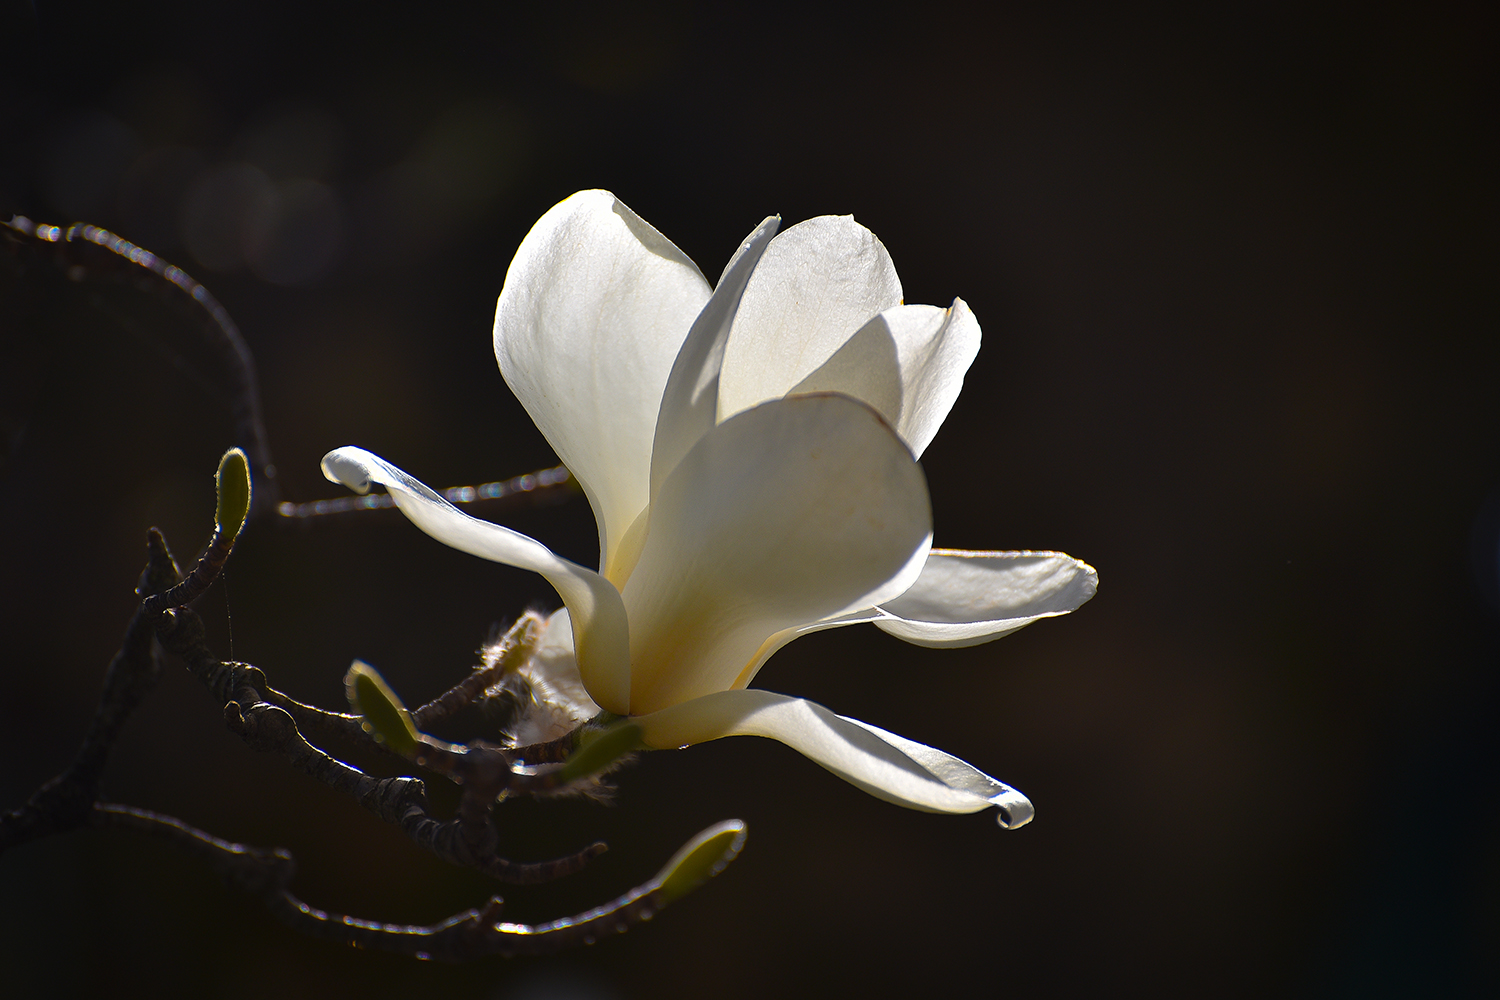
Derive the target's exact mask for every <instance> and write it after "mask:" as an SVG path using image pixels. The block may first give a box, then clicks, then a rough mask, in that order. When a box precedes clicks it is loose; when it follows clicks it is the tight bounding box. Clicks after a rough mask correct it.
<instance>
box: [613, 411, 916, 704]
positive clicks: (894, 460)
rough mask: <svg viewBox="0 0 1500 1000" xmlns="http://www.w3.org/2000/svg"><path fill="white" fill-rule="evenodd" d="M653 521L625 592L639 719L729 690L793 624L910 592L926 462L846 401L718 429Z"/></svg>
mask: <svg viewBox="0 0 1500 1000" xmlns="http://www.w3.org/2000/svg"><path fill="white" fill-rule="evenodd" d="M650 517H651V526H650V530H649V532H648V534H647V537H646V544H645V547H644V549H643V550H642V552H641V558H640V562H639V563H638V564H637V565H636V568H635V571H634V572H633V573H631V575H630V581H629V583H627V584H626V586H625V606H626V607H627V608H628V609H629V613H630V623H631V627H630V633H631V664H632V667H631V688H630V707H631V711H632V712H633V713H640V712H649V711H653V710H655V709H659V708H665V707H666V706H667V705H670V704H674V703H676V702H679V701H685V700H687V699H688V698H693V697H696V696H698V695H702V694H707V693H708V692H710V691H718V690H723V689H724V688H727V687H729V686H730V684H731V683H732V682H733V681H734V679H735V677H736V676H738V675H739V673H740V671H741V670H742V669H743V668H744V667H745V665H746V663H747V662H749V661H750V659H751V658H752V657H753V656H754V655H755V653H756V650H757V649H758V648H759V647H760V645H761V643H762V642H763V641H764V640H765V639H766V637H767V636H770V635H773V634H775V633H777V632H779V631H781V630H782V629H786V628H791V627H794V626H796V625H800V624H802V623H804V622H809V621H817V620H819V619H823V618H829V617H833V616H835V615H838V614H842V613H843V612H845V611H849V610H853V609H858V608H864V607H868V606H870V605H872V604H878V603H879V602H880V601H881V600H886V599H889V598H894V597H896V596H897V595H899V594H901V593H903V592H905V591H906V590H907V589H908V588H909V587H910V586H911V583H912V582H913V581H915V579H916V577H917V574H918V573H920V572H921V567H922V565H923V563H924V561H925V560H926V557H927V549H928V547H929V545H930V544H931V530H932V529H931V517H932V515H931V509H930V507H929V501H928V498H927V483H926V480H925V479H924V478H923V476H922V470H921V467H920V466H918V465H917V464H916V462H914V461H913V460H912V457H911V453H910V452H909V451H907V449H906V446H905V445H904V444H902V443H901V441H900V439H899V438H897V437H896V435H895V434H894V433H893V432H892V431H891V429H890V426H889V425H888V424H886V423H885V421H884V420H882V419H881V418H880V415H879V414H877V413H876V412H875V411H874V410H872V409H870V408H869V407H868V406H866V405H864V404H863V403H860V402H858V401H856V400H853V399H850V398H848V397H847V396H836V395H822V396H798V397H793V398H790V399H778V400H775V401H773V402H770V403H766V404H763V405H761V406H758V407H756V408H755V409H753V410H748V411H746V412H744V413H742V414H739V415H738V416H736V417H734V418H732V419H730V420H728V421H725V422H724V423H722V424H720V425H719V426H718V427H715V428H714V429H713V430H712V431H711V432H709V433H708V434H706V435H704V437H703V439H702V440H700V441H699V442H698V444H697V445H695V446H694V448H693V450H692V451H690V452H689V453H688V454H687V455H686V456H685V457H684V458H683V460H682V461H681V462H680V463H679V464H678V466H677V468H676V469H675V470H674V471H673V472H672V474H671V475H670V476H668V477H667V479H666V481H665V482H664V483H663V484H662V488H661V490H660V491H659V492H658V494H657V496H656V497H655V499H654V500H653V501H652V504H651V510H650ZM874 594H881V595H884V596H883V597H872V596H870V595H874ZM606 707H608V706H606Z"/></svg>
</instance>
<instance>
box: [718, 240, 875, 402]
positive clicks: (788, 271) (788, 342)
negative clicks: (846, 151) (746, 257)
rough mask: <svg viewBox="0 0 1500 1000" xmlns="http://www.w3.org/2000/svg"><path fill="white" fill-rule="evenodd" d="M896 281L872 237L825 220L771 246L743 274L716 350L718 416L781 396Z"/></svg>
mask: <svg viewBox="0 0 1500 1000" xmlns="http://www.w3.org/2000/svg"><path fill="white" fill-rule="evenodd" d="M900 303H901V281H900V279H899V278H897V277H896V268H895V265H894V264H892V263H891V257H890V254H888V253H886V250H885V247H884V246H883V245H881V242H880V241H879V240H878V239H876V238H875V234H874V233H872V232H870V231H869V230H868V229H866V228H865V227H864V226H861V225H860V224H859V223H857V222H855V221H854V219H853V218H852V217H850V216H847V215H846V216H834V215H825V216H822V217H821V218H817V219H809V220H807V221H806V222H801V223H798V224H797V225H795V226H792V227H791V228H790V229H788V230H787V231H786V232H784V233H782V234H781V235H780V236H778V237H776V238H775V239H774V240H772V241H771V245H770V246H769V247H767V248H766V252H765V256H763V257H762V258H761V260H760V264H759V265H758V266H757V267H756V268H755V273H754V274H753V275H751V277H750V283H749V285H747V286H746V288H745V294H744V296H743V297H742V298H741V300H740V308H739V312H738V313H737V314H736V315H735V318H734V326H733V328H732V330H731V332H730V334H729V343H728V344H727V345H726V346H725V349H724V364H723V367H722V370H721V372H720V376H719V419H720V420H724V419H726V418H728V417H730V416H732V415H734V414H736V413H738V412H740V411H741V410H745V409H748V408H750V407H752V406H754V405H755V404H756V403H759V402H762V401H764V400H767V399H776V398H779V397H781V396H784V395H786V394H787V393H788V392H790V391H791V389H792V387H793V386H795V385H796V384H797V383H798V382H800V381H802V380H803V379H804V378H806V377H807V376H808V375H810V374H811V373H812V372H813V371H815V370H816V369H817V368H818V367H819V366H820V365H822V364H823V363H824V362H825V361H827V360H828V359H829V358H830V357H831V356H832V355H833V353H834V352H835V351H837V350H838V349H839V348H840V347H842V346H843V344H844V342H845V341H846V340H848V339H849V338H850V337H851V336H853V335H854V332H855V331H856V330H858V329H859V328H860V327H862V326H864V325H865V323H867V322H869V320H870V318H871V317H872V316H874V315H876V314H877V313H880V312H883V311H885V310H886V309H889V308H891V307H892V306H896V305H899V304H900Z"/></svg>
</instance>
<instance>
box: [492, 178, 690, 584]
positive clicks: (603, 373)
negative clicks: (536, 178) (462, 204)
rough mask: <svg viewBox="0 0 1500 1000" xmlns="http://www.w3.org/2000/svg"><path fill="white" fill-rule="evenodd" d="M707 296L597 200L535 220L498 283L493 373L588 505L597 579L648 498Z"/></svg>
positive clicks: (628, 215)
mask: <svg viewBox="0 0 1500 1000" xmlns="http://www.w3.org/2000/svg"><path fill="white" fill-rule="evenodd" d="M708 296H709V287H708V282H707V281H705V280H704V278H703V275H702V274H701V273H699V271H698V268H697V267H696V266H694V264H693V262H692V261H691V260H689V259H688V258H687V257H686V256H685V255H684V254H683V253H682V251H681V250H678V249H677V247H675V246H673V245H672V244H671V242H669V241H668V240H667V239H666V238H665V237H664V236H662V235H661V234H660V233H658V232H657V231H656V230H655V229H652V228H651V227H650V226H649V225H647V224H646V223H645V222H644V221H642V220H641V218H640V217H639V216H637V215H636V214H635V213H634V212H632V211H631V210H630V209H628V208H626V207H625V206H624V205H623V204H621V203H620V202H619V201H618V200H617V199H616V198H615V197H614V195H612V194H610V193H609V192H607V191H581V192H579V193H578V194H575V195H573V196H572V197H571V198H569V199H567V200H566V201H564V202H561V203H560V204H558V205H557V206H555V207H554V208H553V209H552V210H551V211H549V212H548V213H547V214H546V215H544V216H542V218H541V220H540V221H539V222H537V224H536V225H535V226H533V227H532V230H531V232H530V233H528V234H527V235H526V239H524V240H523V241H522V242H521V246H520V249H519V250H517V251H516V257H515V260H514V261H512V262H511V265H510V270H509V271H508V272H507V273H506V275H505V287H504V289H503V290H502V291H501V292H500V301H499V303H498V304H497V306H496V309H495V357H496V359H497V360H498V361H499V362H500V372H501V374H503V375H504V376H505V381H506V383H508V384H509V385H510V387H511V390H512V391H514V392H515V394H516V398H517V399H519V400H520V401H521V405H522V406H524V407H526V412H527V413H529V414H530V415H531V419H532V420H533V421H535V422H536V425H537V427H538V428H539V429H540V430H541V432H542V433H543V434H544V435H546V437H547V440H548V442H550V443H551V445H552V447H553V449H554V450H555V451H556V452H557V457H558V458H560V459H561V460H562V462H563V464H564V465H566V466H567V467H568V468H569V469H570V470H571V471H572V473H573V475H574V476H576V477H577V478H578V481H579V483H580V484H581V485H582V486H583V490H584V492H585V494H587V496H588V498H589V503H590V504H592V505H593V508H594V515H595V518H596V519H597V520H598V522H599V547H600V557H599V558H600V566H601V567H602V569H603V570H604V572H605V573H606V575H610V573H611V571H610V556H611V554H612V553H613V551H614V547H615V546H616V545H618V543H619V541H620V539H621V538H622V537H623V536H624V534H625V531H626V529H628V528H629V527H630V525H631V523H632V522H633V521H634V520H635V519H636V516H637V515H638V514H639V513H640V512H641V510H642V509H643V508H644V507H645V506H646V503H647V501H648V499H649V497H650V481H651V480H650V476H651V443H652V437H653V434H654V432H655V427H656V415H657V411H658V410H659V409H660V407H661V397H662V388H663V387H664V386H665V385H666V383H667V374H668V372H670V371H671V368H672V360H673V359H674V358H675V357H676V356H677V351H678V348H679V347H680V346H681V345H682V342H683V339H684V338H686V337H687V334H688V328H689V327H690V326H692V323H693V319H694V317H696V316H697V315H698V313H699V311H700V310H702V308H703V304H704V303H705V302H706V301H708ZM611 578H613V577H611Z"/></svg>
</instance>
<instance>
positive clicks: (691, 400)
mask: <svg viewBox="0 0 1500 1000" xmlns="http://www.w3.org/2000/svg"><path fill="white" fill-rule="evenodd" d="M780 225H781V218H780V217H779V216H775V215H773V216H770V217H769V218H767V219H766V220H765V221H764V222H762V223H761V224H760V225H759V226H757V227H756V229H755V231H754V232H753V233H751V234H750V235H749V236H748V237H746V238H745V242H744V243H742V244H740V248H739V250H738V251H736V252H735V255H734V257H733V258H731V260H730V261H729V266H728V267H726V268H724V275H723V277H721V278H720V279H719V284H718V286H717V287H715V288H714V293H713V296H712V297H711V298H709V300H708V305H706V306H704V307H703V311H702V312H700V313H699V314H698V318H697V319H696V320H694V321H693V328H692V330H690V331H689V332H688V337H687V340H686V341H684V342H683V345H682V350H681V351H679V352H678V354H677V360H676V361H675V362H674V363H673V365H672V374H671V376H670V377H669V378H668V379H667V387H666V390H665V391H664V392H663V393H662V398H661V414H660V416H658V417H657V420H656V444H655V446H654V447H653V448H652V450H651V492H652V493H653V494H655V492H656V491H657V490H658V489H659V488H660V487H661V483H662V480H664V479H666V478H667V475H668V474H669V473H670V472H671V471H672V470H673V469H675V468H677V463H678V462H680V461H682V456H684V455H686V454H687V453H688V451H689V450H691V449H692V447H693V445H695V444H697V443H698V439H699V438H701V437H702V436H703V435H705V434H707V433H708V432H709V430H711V429H712V428H713V426H714V424H716V423H718V415H719V366H720V365H721V364H722V363H723V361H724V344H725V342H726V341H727V340H728V339H729V328H730V324H731V323H733V321H734V316H735V313H736V311H738V309H739V306H740V297H741V296H742V295H743V294H744V291H745V284H746V282H748V281H749V280H750V275H751V273H752V272H753V271H754V270H755V265H756V264H757V263H758V262H759V261H760V257H761V254H763V253H764V252H765V249H766V245H767V244H768V243H770V241H771V237H773V236H775V235H776V229H777V227H778V226H780Z"/></svg>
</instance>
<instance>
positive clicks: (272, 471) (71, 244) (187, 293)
mask: <svg viewBox="0 0 1500 1000" xmlns="http://www.w3.org/2000/svg"><path fill="white" fill-rule="evenodd" d="M0 227H3V228H4V229H5V230H7V231H8V233H9V237H10V239H11V240H12V241H17V242H19V243H20V244H21V245H22V246H23V247H26V248H28V249H30V250H32V251H33V252H34V253H36V254H42V255H46V256H50V257H51V258H52V259H53V261H54V262H55V263H56V264H57V265H58V266H59V267H62V268H64V269H65V270H66V272H67V274H68V276H69V277H70V278H73V279H74V280H82V279H84V278H105V279H109V280H112V281H122V280H123V281H128V282H131V283H133V284H139V285H144V286H146V287H147V288H148V289H150V290H151V291H153V292H156V293H157V294H158V295H160V296H161V297H162V298H164V299H166V300H167V301H169V302H172V303H173V304H174V305H179V306H183V307H185V311H186V312H187V314H188V315H189V316H191V317H192V318H193V321H194V329H195V330H196V331H197V332H198V333H199V334H200V335H201V336H202V337H203V339H204V341H206V342H207V343H208V344H210V345H211V346H212V347H213V348H214V349H215V351H216V352H217V353H218V355H219V358H220V360H221V361H222V362H223V365H224V371H225V374H226V375H227V376H228V380H229V386H228V389H229V391H228V393H227V394H226V396H227V398H228V400H229V406H230V416H231V419H232V420H233V422H234V438H235V440H236V441H237V442H238V443H239V445H240V447H242V448H244V449H245V451H246V452H247V453H248V454H249V456H250V463H251V467H252V469H253V474H254V477H255V492H256V509H255V511H254V513H253V515H252V516H260V515H262V514H264V513H268V512H269V511H271V510H272V509H274V508H275V506H276V499H277V483H276V466H275V465H274V464H273V463H272V461H271V447H270V444H269V443H268V441H267V438H266V428H265V421H264V419H263V418H262V416H261V407H260V385H259V381H258V380H257V378H256V374H255V359H254V358H253V357H251V355H250V348H249V347H248V346H247V345H246V344H245V338H244V337H242V336H241V335H240V330H239V327H238V326H236V325H235V322H234V320H233V319H231V318H230V316H229V312H228V310H226V309H225V308H224V307H223V306H222V305H220V304H219V300H218V299H216V298H214V297H213V295H212V294H210V292H209V290H208V289H207V288H204V287H203V286H202V285H200V284H199V283H198V282H196V281H194V280H193V279H192V277H190V276H189V275H188V273H187V272H186V271H184V270H182V269H181V268H180V267H176V266H174V265H172V264H168V263H167V262H166V261H164V260H162V259H161V258H160V257H158V256H156V255H155V254H153V253H151V252H150V251H148V250H143V249H141V248H140V247H138V246H136V245H135V244H134V243H131V242H129V241H128V240H124V239H121V238H120V237H118V236H116V235H115V234H114V233H111V232H110V231H109V230H107V229H101V228H100V227H98V226H91V225H88V224H87V223H82V222H76V223H74V224H73V225H71V226H66V227H65V226H52V225H46V224H39V223H35V222H32V221H31V220H30V219H28V218H26V217H25V216H21V215H17V216H15V217H13V218H12V219H11V220H10V221H9V222H8V223H0Z"/></svg>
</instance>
